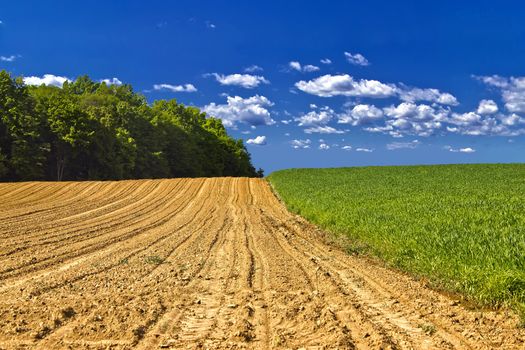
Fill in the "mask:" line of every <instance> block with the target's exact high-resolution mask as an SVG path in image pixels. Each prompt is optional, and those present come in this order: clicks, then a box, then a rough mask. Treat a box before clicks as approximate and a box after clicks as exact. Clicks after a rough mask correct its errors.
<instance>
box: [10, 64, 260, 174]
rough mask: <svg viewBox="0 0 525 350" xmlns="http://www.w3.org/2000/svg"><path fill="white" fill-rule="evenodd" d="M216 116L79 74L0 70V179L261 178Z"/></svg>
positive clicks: (239, 142) (243, 151)
mask: <svg viewBox="0 0 525 350" xmlns="http://www.w3.org/2000/svg"><path fill="white" fill-rule="evenodd" d="M262 174H263V171H262V170H261V169H259V170H258V171H256V170H255V168H254V167H253V165H252V163H251V159H250V154H249V153H248V151H247V149H246V147H245V145H244V144H243V141H242V140H240V139H239V140H235V139H234V138H232V137H230V136H229V135H228V134H227V132H226V129H225V127H224V126H223V124H222V122H221V120H220V119H217V118H213V117H211V116H207V115H206V114H205V113H203V112H201V111H200V110H199V109H198V108H196V107H188V106H184V105H183V104H181V103H177V101H176V100H175V99H172V100H157V101H155V102H153V103H152V104H148V102H147V101H146V98H145V97H144V96H143V95H141V94H138V93H135V92H134V91H133V89H132V87H131V86H130V85H127V84H124V85H107V84H106V83H105V82H95V81H93V80H91V79H90V78H89V77H88V76H81V77H79V78H77V79H76V80H75V81H74V82H65V83H64V84H63V86H62V87H61V88H59V87H56V86H46V85H41V86H28V85H25V84H24V82H23V79H22V78H21V77H16V78H15V77H12V76H11V74H10V73H8V72H7V71H5V70H3V71H1V72H0V181H33V180H48V181H49V180H53V181H55V180H56V181H66V180H121V179H140V178H172V177H209V176H249V177H256V176H262Z"/></svg>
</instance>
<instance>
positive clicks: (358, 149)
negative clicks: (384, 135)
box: [355, 147, 374, 153]
mask: <svg viewBox="0 0 525 350" xmlns="http://www.w3.org/2000/svg"><path fill="white" fill-rule="evenodd" d="M355 150H356V152H366V153H372V152H374V150H373V149H372V148H363V147H359V148H356V149H355Z"/></svg>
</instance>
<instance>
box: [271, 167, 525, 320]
mask: <svg viewBox="0 0 525 350" xmlns="http://www.w3.org/2000/svg"><path fill="white" fill-rule="evenodd" d="M268 179H269V181H270V182H271V184H272V185H273V187H274V188H275V190H276V191H277V192H278V194H279V196H280V197H281V198H282V200H283V201H284V202H285V203H286V205H287V206H288V208H289V209H290V210H291V211H293V212H295V213H298V214H300V215H302V216H303V217H305V218H306V219H308V220H310V221H312V222H314V223H316V224H318V225H319V226H321V227H322V228H324V229H326V230H328V231H329V232H331V233H332V234H333V235H334V236H336V237H340V236H344V237H346V238H348V239H346V241H348V242H350V243H347V246H346V249H347V250H348V251H349V252H353V253H367V254H373V255H376V256H378V257H380V258H382V259H383V260H385V261H386V262H387V263H388V264H390V265H392V266H395V267H398V268H400V269H402V270H405V271H408V272H410V273H412V274H413V275H415V276H416V277H425V278H427V279H428V280H429V281H430V282H431V283H432V284H433V285H434V286H435V287H438V288H442V289H445V290H448V291H454V292H460V293H462V294H463V295H464V296H465V297H466V298H467V299H468V300H470V301H472V302H475V303H476V304H477V305H483V306H496V307H497V306H503V305H507V306H512V307H515V308H516V310H518V312H520V314H521V315H522V317H523V316H524V310H525V164H490V165H489V164H476V165H436V166H396V167H356V168H334V169H290V170H283V171H278V172H275V173H273V174H271V175H270V176H269V177H268Z"/></svg>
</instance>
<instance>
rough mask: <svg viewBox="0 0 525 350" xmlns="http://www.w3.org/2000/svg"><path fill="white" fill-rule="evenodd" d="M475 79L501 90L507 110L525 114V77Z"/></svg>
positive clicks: (497, 76) (484, 77) (495, 76)
mask: <svg viewBox="0 0 525 350" xmlns="http://www.w3.org/2000/svg"><path fill="white" fill-rule="evenodd" d="M474 78H475V79H478V80H480V81H482V82H483V83H485V84H487V85H489V86H492V87H495V88H497V89H499V90H500V93H501V97H502V99H503V102H504V103H505V108H506V109H507V110H508V111H509V112H513V113H525V77H510V78H505V77H501V76H499V75H492V76H481V77H478V76H474Z"/></svg>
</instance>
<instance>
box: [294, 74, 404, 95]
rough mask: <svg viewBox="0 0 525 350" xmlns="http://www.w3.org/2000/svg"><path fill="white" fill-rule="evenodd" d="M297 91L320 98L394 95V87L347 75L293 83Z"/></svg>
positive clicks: (328, 75)
mask: <svg viewBox="0 0 525 350" xmlns="http://www.w3.org/2000/svg"><path fill="white" fill-rule="evenodd" d="M295 87H297V88H298V89H299V90H301V91H303V92H306V93H308V94H311V95H317V96H321V97H332V96H351V97H375V98H386V97H391V96H393V95H395V93H396V87H395V86H394V85H388V84H383V83H381V82H379V81H377V80H366V79H361V80H354V78H353V77H351V76H350V75H348V74H343V75H331V74H327V75H323V76H321V77H319V78H316V79H313V80H310V81H304V80H301V81H299V82H297V83H295Z"/></svg>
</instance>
